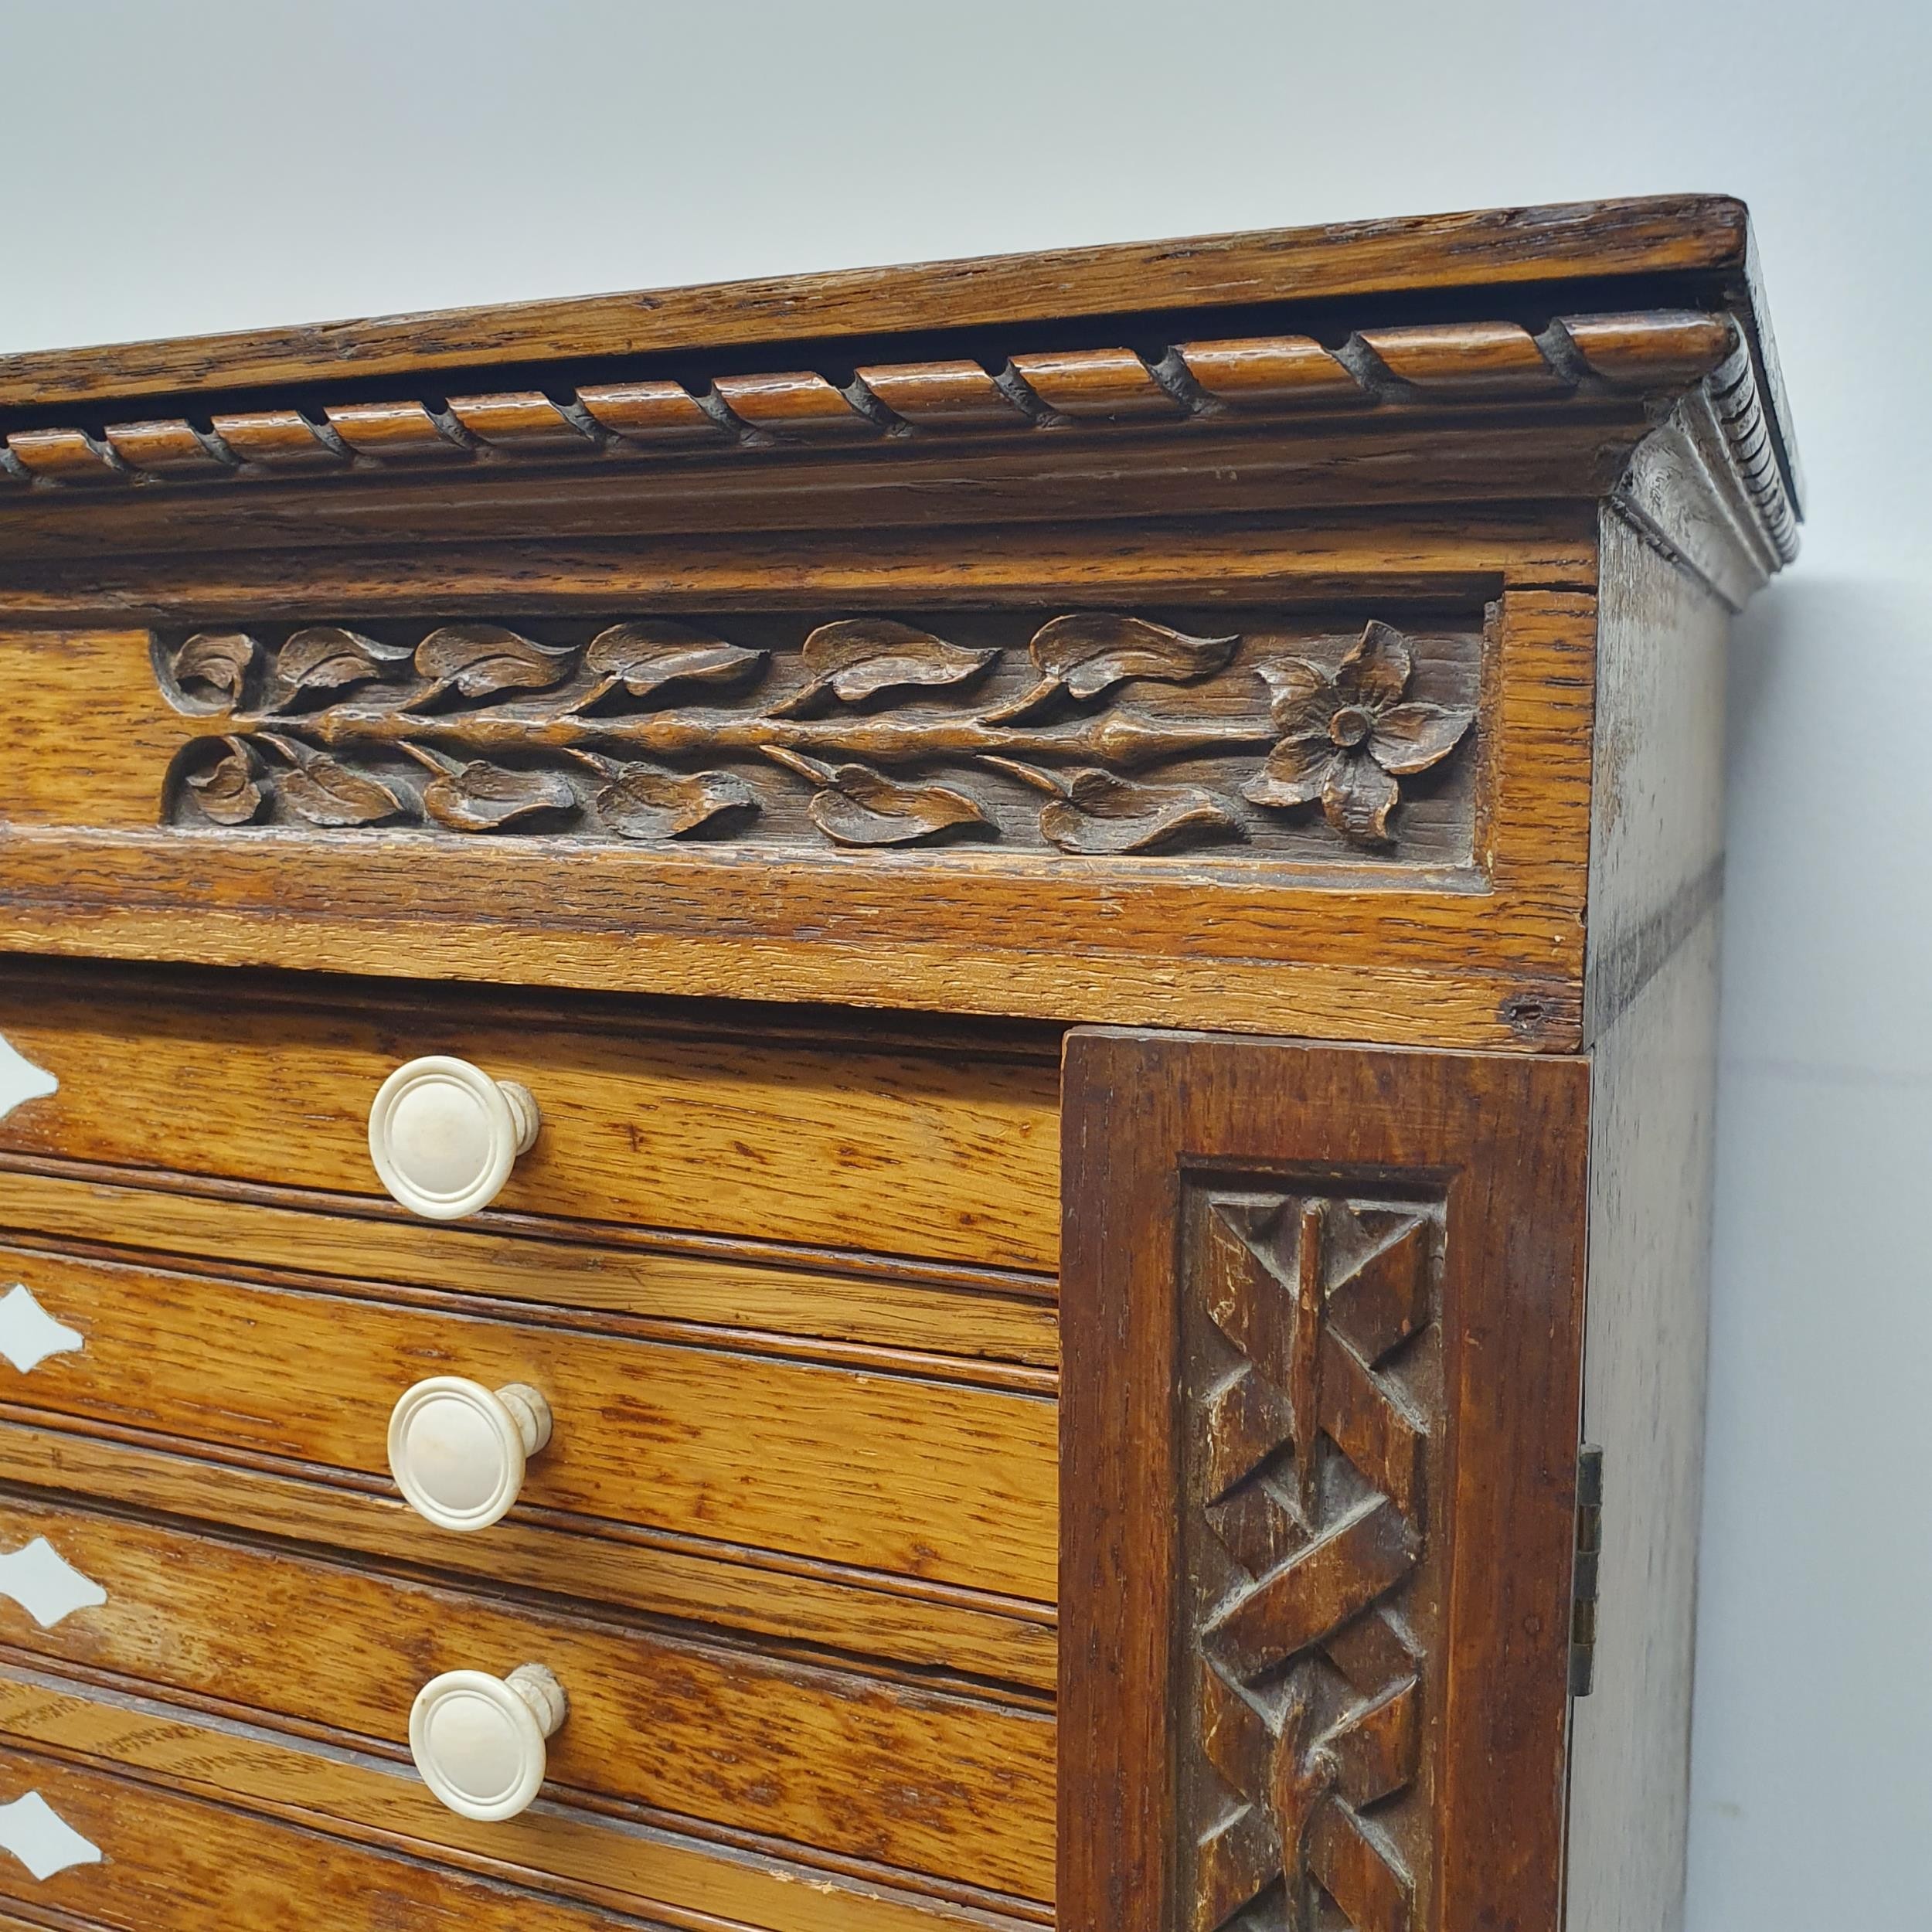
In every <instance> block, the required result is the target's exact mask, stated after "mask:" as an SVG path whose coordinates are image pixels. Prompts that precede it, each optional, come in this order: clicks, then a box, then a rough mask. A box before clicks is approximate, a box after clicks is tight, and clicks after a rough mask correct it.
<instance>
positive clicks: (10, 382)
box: [0, 196, 1749, 406]
mask: <svg viewBox="0 0 1932 1932" xmlns="http://www.w3.org/2000/svg"><path fill="white" fill-rule="evenodd" d="M1748 245H1749V226H1748V221H1747V215H1746V212H1745V209H1744V208H1743V204H1742V203H1741V202H1736V201H1732V200H1728V199H1724V198H1723V197H1720V196H1671V197H1658V198H1655V199H1650V200H1643V201H1624V202H1587V203H1579V204H1576V205H1573V206H1551V207H1544V208H1514V209H1490V210H1488V211H1486V212H1483V213H1471V214H1461V215H1434V216H1422V217H1419V218H1413V219H1403V220H1396V221H1376V222H1357V223H1337V224H1335V225H1332V226H1328V227H1325V228H1303V229H1281V230H1263V231H1257V232H1254V233H1246V234H1234V235H1223V236H1201V237H1196V238H1194V239H1192V240H1184V241H1167V242H1144V243H1126V244H1122V245H1114V246H1110V247H1097V248H1087V249H1056V250H1052V251H1050V252H1047V253H1040V254H1036V255H1016V256H1005V257H995V258H992V259H988V260H970V261H957V262H940V263H932V264H923V265H920V266H917V267H904V268H862V269H847V270H838V271H835V272H834V273H832V274H821V275H807V276H787V277H783V278H781V279H773V280H768V281H747V282H739V283H728V284H723V286H720V287H702V288H685V289H668V290H661V291H654V292H651V293H640V294H628V295H605V296H592V297H587V298H580V299H576V300H569V301H551V302H532V303H527V304H515V305H510V306H506V307H502V308H480V309H471V310H455V311H447V312H444V313H441V314H437V315H408V316H388V317H378V318H372V319H370V320H368V321H349V322H335V323H325V324H320V325H313V326H311V327H307V328H297V329H268V330H260V331H256V332H250V333H247V334H240V335H225V336H224V335H215V336H206V337H201V338H190V339H188V340H185V341H179V342H138V343H131V344H126V345H120V346H117V347H114V348H110V349H81V350H64V351H62V352H59V353H57V354H56V353H51V352H29V353H26V354H20V355H8V356H4V357H0V406H17V405H19V404H22V403H33V404H42V403H49V402H53V401H56V400H70V399H73V400H83V399H90V398H94V397H97V396H137V395H156V394H174V393H182V394H186V393H197V392H203V391H211V390H220V389H247V388H250V387H252V386H258V385H260V384H263V383H291V382H302V383H317V382H322V383H326V382H332V381H336V380H339V379H341V378H342V376H344V375H345V373H350V374H359V375H364V376H369V375H388V374H393V373H398V372H403V371H405V370H409V371H413V370H417V369H454V368H487V367H491V366H498V365H502V364H506V363H521V362H537V361H541V360H543V359H550V358H556V357H562V356H577V357H593V356H613V355H641V354H645V353H648V352H663V351H667V350H670V351H676V350H684V349H692V348H694V347H701V348H707V349H709V348H723V347H726V346H728V345H735V346H740V347H746V348H749V347H751V346H753V345H763V344H766V343H771V342H791V341H798V340H801V339H806V340H809V339H812V338H825V339H835V338H841V337H847V336H854V335H856V336H861V337H870V336H874V335H882V334H885V333H887V332H913V331H926V330H932V329H936V328H967V327H974V326H979V325H985V324H988V323H998V322H1009V321H1036V320H1053V321H1058V320H1060V319H1061V318H1066V317H1072V316H1080V315H1111V314H1118V313H1129V314H1148V313H1152V314H1158V313H1161V312H1163V311H1169V310H1174V309H1182V308H1201V307H1206V306H1210V305H1212V306H1214V307H1219V308H1238V307H1243V306H1247V305H1251V304H1258V303H1264V302H1281V301H1319V300H1332V299H1335V298H1340V297H1345V296H1358V297H1359V296H1362V295H1367V294H1384V293H1392V292H1396V291H1410V290H1430V291H1450V290H1466V289H1470V288H1479V287H1492V286H1494V285H1495V284H1515V283H1536V282H1562V281H1611V280H1615V279H1617V278H1624V279H1628V280H1631V281H1638V280H1641V279H1642V278H1646V277H1663V276H1668V275H1672V274H1677V275H1683V276H1687V277H1695V276H1703V277H1723V278H1736V279H1737V280H1739V281H1741V280H1742V277H1743V269H1744V265H1745V261H1746V256H1747V248H1748Z"/></svg>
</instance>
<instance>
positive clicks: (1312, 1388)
mask: <svg viewBox="0 0 1932 1932" xmlns="http://www.w3.org/2000/svg"><path fill="white" fill-rule="evenodd" d="M1198 1205H1199V1212H1198V1213H1196V1216H1194V1219H1193V1221H1192V1229H1193V1234H1192V1252H1191V1256H1190V1264H1189V1270H1188V1280H1187V1283H1186V1287H1185V1295H1186V1300H1185V1315H1184V1321H1185V1352H1186V1356H1187V1360H1188V1364H1189V1368H1188V1378H1189V1379H1188V1386H1187V1388H1186V1391H1185V1414H1186V1418H1187V1435H1186V1440H1185V1448H1184V1458H1185V1509H1184V1516H1183V1527H1182V1544H1183V1549H1184V1554H1185V1568H1186V1578H1185V1590H1186V1593H1187V1596H1186V1610H1187V1624H1186V1631H1187V1641H1188V1645H1189V1651H1190V1653H1191V1654H1190V1655H1189V1657H1188V1658H1187V1659H1186V1663H1187V1668H1188V1672H1189V1692H1188V1696H1189V1701H1190V1703H1191V1706H1192V1708H1191V1709H1190V1710H1189V1713H1188V1721H1187V1723H1186V1724H1185V1727H1184V1730H1183V1733H1182V1746H1181V1753H1182V1757H1181V1766H1180V1771H1181V1776H1180V1784H1179V1794H1180V1803H1181V1807H1182V1844H1183V1847H1184V1854H1185V1862H1186V1869H1187V1878H1186V1880H1185V1883H1184V1887H1183V1896H1184V1898H1185V1900H1186V1901H1187V1906H1186V1909H1185V1912H1184V1916H1183V1918H1182V1923H1184V1924H1185V1926H1186V1927H1187V1928H1188V1932H1414V1928H1416V1927H1418V1926H1420V1924H1421V1923H1423V1908H1424V1905H1425V1903H1426V1895H1427V1889H1428V1886H1429V1883H1430V1876H1431V1875H1430V1872H1429V1871H1428V1869H1427V1859H1428V1855H1429V1851H1428V1847H1429V1838H1428V1832H1427V1811H1428V1792H1427V1784H1428V1781H1429V1776H1430V1773H1429V1767H1428V1765H1427V1751H1426V1750H1425V1746H1424V1740H1425V1734H1426V1732H1427V1724H1428V1718H1429V1706H1430V1696H1431V1695H1432V1692H1434V1689H1435V1685H1434V1679H1433V1675H1432V1669H1431V1659H1432V1655H1433V1651H1434V1641H1435V1637H1436V1629H1435V1624H1436V1615H1437V1613H1436V1600H1437V1595H1438V1594H1439V1593H1438V1590H1437V1585H1436V1579H1435V1575H1434V1571H1435V1563H1434V1552H1433V1550H1432V1549H1431V1546H1430V1539H1429V1536H1428V1513H1427V1512H1428V1506H1429V1500H1430V1497H1429V1492H1430V1488H1431V1487H1432V1486H1433V1485H1434V1484H1435V1482H1436V1481H1437V1475H1438V1466H1439V1462H1440V1452H1441V1443H1442V1437H1443V1428H1442V1393H1441V1368H1440V1331H1439V1328H1438V1326H1437V1292H1438V1283H1439V1280H1440V1269H1441V1258H1442V1255H1441V1250H1442V1224H1441V1216H1440V1209H1439V1207H1438V1206H1435V1205H1434V1204H1429V1203H1420V1202H1376V1201H1370V1200H1359V1199H1342V1198H1338V1197H1331V1196H1319V1195H1312V1194H1311V1195H1308V1196H1282V1195H1279V1194H1270V1195H1260V1194H1255V1195H1238V1196H1237V1195H1231V1194H1216V1195H1214V1196H1209V1197H1206V1198H1205V1199H1202V1200H1201V1201H1200V1202H1199V1204H1198Z"/></svg>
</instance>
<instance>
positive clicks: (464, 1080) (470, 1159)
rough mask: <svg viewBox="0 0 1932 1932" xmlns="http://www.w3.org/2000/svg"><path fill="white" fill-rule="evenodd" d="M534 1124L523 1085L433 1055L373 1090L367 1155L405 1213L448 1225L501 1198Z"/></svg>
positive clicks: (533, 1112)
mask: <svg viewBox="0 0 1932 1932" xmlns="http://www.w3.org/2000/svg"><path fill="white" fill-rule="evenodd" d="M539 1124H540V1122H539V1117H538V1114H537V1111H536V1100H535V1099H534V1098H533V1097H532V1095H531V1093H530V1090H529V1088H528V1087H522V1086H519V1084H518V1083H517V1082H516V1081H515V1080H492V1079H491V1077H489V1075H488V1074H487V1073H485V1072H484V1071H483V1070H482V1069H481V1067H477V1066H471V1064H470V1063H469V1062H468V1060H451V1059H450V1058H448V1057H447V1056H445V1055H443V1054H433V1055H431V1056H430V1057H429V1058H428V1059H427V1060H411V1061H410V1063H408V1065H407V1066H399V1067H398V1068H396V1071H395V1072H394V1073H392V1074H390V1076H389V1078H388V1079H387V1080H385V1081H383V1084H382V1086H381V1087H380V1088H379V1090H377V1092H376V1103H375V1104H374V1105H373V1106H372V1107H370V1109H369V1158H370V1159H371V1160H372V1161H373V1162H375V1163H376V1173H377V1174H378V1175H379V1176H380V1177H381V1179H382V1182H383V1186H385V1187H386V1188H387V1189H389V1192H390V1193H391V1194H392V1195H393V1196H394V1197H395V1198H396V1199H397V1200H399V1201H400V1202H402V1204H403V1206H405V1207H406V1208H407V1209H409V1210H410V1213H413V1214H420V1215H423V1216H426V1217H427V1219H430V1220H432V1221H456V1220H460V1219H461V1218H462V1217H463V1216H464V1215H466V1214H474V1213H476V1212H477V1210H478V1209H479V1208H486V1207H488V1206H489V1204H490V1203H491V1202H492V1201H494V1200H495V1199H496V1197H497V1196H498V1194H500V1193H501V1192H502V1189H503V1183H504V1182H505V1181H507V1180H508V1179H509V1178H510V1169H511V1168H512V1166H513V1165H515V1161H516V1157H517V1156H518V1155H519V1154H527V1153H528V1152H529V1151H530V1147H531V1145H532V1142H533V1141H535V1140H536V1133H537V1128H538V1127H539Z"/></svg>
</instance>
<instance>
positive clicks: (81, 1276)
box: [0, 1247, 1057, 1603]
mask: <svg viewBox="0 0 1932 1932" xmlns="http://www.w3.org/2000/svg"><path fill="white" fill-rule="evenodd" d="M15 1282H18V1283H19V1284H22V1285H23V1286H24V1287H26V1289H27V1291H29V1294H31V1295H32V1298H33V1301H34V1302H35V1303H36V1304H38V1306H39V1309H40V1310H41V1311H44V1315H45V1316H46V1317H47V1318H51V1319H52V1321H54V1322H56V1323H58V1324H60V1325H61V1326H62V1327H63V1328H65V1329H66V1330H68V1331H69V1332H71V1334H72V1335H75V1336H77V1337H78V1338H80V1346H78V1347H73V1346H69V1347H67V1348H66V1349H63V1350H62V1351H61V1352H56V1353H53V1354H50V1355H46V1356H45V1357H44V1358H43V1359H39V1360H38V1361H37V1362H34V1363H33V1364H32V1366H30V1367H29V1368H28V1369H26V1370H24V1371H22V1370H20V1369H17V1368H15V1367H13V1366H9V1365H7V1364H5V1363H0V1399H4V1400H7V1401H9V1402H11V1403H15V1404H16V1405H19V1406H20V1407H22V1408H23V1409H31V1410H38V1411H40V1412H43V1413H51V1414H54V1415H60V1416H66V1417H85V1418H88V1419H90V1420H93V1421H94V1422H97V1423H104V1424H109V1425H114V1426H117V1427H124V1428H130V1429H135V1430H142V1431H144V1432H147V1433H148V1434H151V1435H156V1436H161V1437H168V1438H172V1439H175V1440H182V1439H185V1440H188V1441H190V1442H196V1443H202V1444H219V1445H221V1446H222V1447H223V1448H225V1449H228V1450H231V1451H243V1452H247V1453H248V1454H250V1455H253V1456H260V1457H264V1458H277V1459H280V1461H281V1462H282V1463H284V1464H286V1463H287V1462H289V1461H294V1462H295V1463H298V1464H304V1465H309V1466H316V1465H319V1466H321V1468H325V1469H329V1470H334V1471H341V1472H345V1473H350V1472H352V1473H354V1474H355V1475H359V1476H362V1477H372V1476H385V1472H386V1467H387V1449H386V1441H387V1430H388V1423H389V1412H390V1410H391V1408H392V1407H393V1405H394V1403H396V1399H397V1398H398V1397H399V1396H401V1395H402V1394H403V1392H404V1391H405V1390H406V1389H408V1388H410V1386H412V1385H413V1383H417V1382H418V1381H419V1380H422V1379H426V1378H428V1377H431V1376H439V1375H455V1376H462V1377H464V1378H467V1379H471V1380H474V1381H476V1382H478V1383H485V1384H487V1385H488V1386H490V1387H492V1388H495V1387H498V1386H503V1385H505V1384H507V1383H525V1384H528V1385H530V1386H533V1387H535V1388H536V1389H539V1391H541V1392H542V1393H543V1395H544V1396H545V1397H546V1400H548V1402H549V1406H550V1408H551V1410H552V1413H553V1415H554V1417H555V1418H556V1427H555V1432H554V1434H553V1438H552V1440H551V1442H550V1444H549V1447H547V1448H546V1450H545V1451H544V1452H543V1454H541V1455H539V1456H536V1457H535V1458H532V1460H531V1461H530V1462H529V1468H528V1473H527V1476H526V1481H525V1483H524V1486H523V1489H522V1498H523V1501H522V1504H521V1505H519V1511H515V1512H512V1519H513V1520H514V1519H515V1516H516V1515H518V1514H519V1513H520V1512H521V1511H522V1509H533V1510H537V1511H546V1510H548V1511H559V1512H573V1514H575V1515H577V1516H579V1517H580V1518H583V1519H604V1520H606V1521H608V1522H611V1523H614V1524H616V1525H619V1526H624V1527H626V1528H629V1529H636V1528H639V1527H644V1528H648V1529H655V1530H658V1531H661V1532H670V1533H673V1534H675V1535H678V1536H683V1537H687V1538H701V1539H706V1541H707V1542H708V1543H710V1544H712V1545H714V1546H717V1547H718V1548H719V1549H721V1550H723V1549H730V1548H732V1547H734V1546H735V1547H743V1548H747V1549H755V1550H777V1551H782V1552H787V1553H791V1555H794V1556H800V1557H804V1558H809V1559H812V1560H816V1561H818V1562H820V1563H826V1564H835V1565H838V1566H851V1567H855V1568H859V1569H862V1570H867V1571H870V1572H874V1573H878V1575H879V1580H880V1582H881V1584H882V1587H883V1586H885V1585H886V1583H887V1580H889V1579H890V1578H893V1577H898V1578H906V1579H915V1580H920V1582H922V1583H934V1584H941V1585H951V1586H955V1587H964V1588H968V1589H971V1590H978V1591H983V1592H990V1593H995V1594H1006V1595H1011V1596H1014V1597H1022V1598H1026V1599H1030V1600H1035V1601H1038V1602H1042V1603H1046V1602H1050V1601H1051V1600H1053V1596H1054V1593H1055V1590H1056V1585H1057V1577H1056V1563H1057V1543H1056V1500H1057V1498H1056V1406H1055V1404H1054V1403H1053V1402H1052V1401H1050V1400H1046V1399H1044V1398H1043V1397H1041V1396H1034V1395H1029V1394H1025V1393H1017V1392H1015V1391H1013V1390H1011V1389H998V1388H989V1387H985V1386H975V1385H971V1384H968V1383H948V1382H945V1381H942V1380H938V1379H923V1378H922V1377H920V1376H916V1375H912V1374H904V1375H894V1374H880V1373H876V1372H865V1371H860V1370H856V1369H846V1368H842V1367H836V1366H830V1365H828V1364H824V1363H818V1362H800V1361H796V1360H791V1359H784V1358H783V1357H781V1356H776V1355H756V1354H752V1353H743V1352H733V1351H731V1350H728V1349H721V1348H716V1347H703V1346H696V1345H684V1344H678V1343H672V1342H657V1341H650V1340H644V1339H639V1338H634V1337H631V1336H624V1335H607V1334H600V1333H598V1332H595V1331H593V1330H587V1329H584V1328H576V1327H572V1328H555V1327H549V1326H544V1325H539V1324H537V1323H535V1322H522V1321H512V1320H508V1319H502V1318H495V1317H492V1318H480V1317H478V1316H474V1315H468V1314H465V1313H463V1312H461V1311H459V1309H458V1308H457V1305H456V1304H457V1298H454V1297H441V1298H437V1297H434V1296H432V1295H430V1294H427V1292H425V1293H423V1294H418V1295H417V1298H415V1300H414V1301H413V1303H412V1304H410V1305H408V1306H398V1305H394V1304H386V1303H384V1302H381V1301H372V1300H367V1299H362V1298H355V1297H351V1296H349V1295H345V1294H337V1293H333V1292H328V1291H325V1290H321V1289H315V1290H310V1289H297V1288H293V1287H286V1286H271V1285H269V1284H266V1283H264V1282H260V1281H240V1280H231V1279H224V1278H222V1277H218V1276H216V1275H214V1274H208V1273H202V1272H199V1271H196V1272H189V1271H187V1270H185V1269H169V1268H165V1267H162V1266H160V1265H158V1264H153V1263H147V1262H134V1261H122V1260H107V1259H104V1258H99V1257H94V1258H82V1257H77V1256H73V1255H67V1254H62V1253H56V1252H53V1251H52V1250H40V1249H33V1248H27V1247H0V1290H4V1289H5V1287H7V1286H8V1285H9V1284H12V1283H15ZM385 1480H386V1476H385ZM422 1543H423V1560H426V1561H437V1560H448V1557H447V1553H448V1550H449V1548H450V1546H451V1545H452V1544H453V1543H454V1544H463V1545H466V1546H475V1545H476V1543H477V1539H475V1538H474V1537H467V1538H466V1537H461V1536H451V1535H450V1534H449V1532H444V1531H438V1530H435V1529H431V1528H430V1526H428V1525H427V1523H425V1524H424V1525H423V1526H422Z"/></svg>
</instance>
